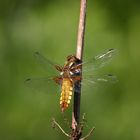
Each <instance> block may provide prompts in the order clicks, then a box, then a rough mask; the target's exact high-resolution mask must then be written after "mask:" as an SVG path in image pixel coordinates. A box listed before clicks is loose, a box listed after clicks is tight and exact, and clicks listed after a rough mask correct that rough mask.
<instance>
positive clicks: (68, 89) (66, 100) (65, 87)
mask: <svg viewBox="0 0 140 140" xmlns="http://www.w3.org/2000/svg"><path fill="white" fill-rule="evenodd" d="M72 91H73V84H72V81H71V80H70V79H69V78H64V79H63V81H62V87H61V97H60V107H61V110H62V112H63V111H64V110H65V109H66V108H67V107H68V106H69V104H70V100H71V96H72Z"/></svg>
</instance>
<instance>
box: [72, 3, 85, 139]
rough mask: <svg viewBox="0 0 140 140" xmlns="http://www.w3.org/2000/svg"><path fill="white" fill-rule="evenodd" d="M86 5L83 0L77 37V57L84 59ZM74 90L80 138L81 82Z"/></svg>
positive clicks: (75, 125) (74, 126)
mask: <svg viewBox="0 0 140 140" xmlns="http://www.w3.org/2000/svg"><path fill="white" fill-rule="evenodd" d="M86 7H87V0H81V6H80V17H79V27H78V37H77V51H76V57H77V58H78V59H80V60H81V61H82V58H83V50H84V35H85V23H86ZM75 89H76V91H74V105H73V112H72V129H73V133H77V132H78V133H79V134H77V136H76V137H77V138H74V139H75V140H78V139H80V137H81V135H82V132H79V130H78V129H79V128H78V125H79V121H80V100H81V82H77V83H76V84H75Z"/></svg>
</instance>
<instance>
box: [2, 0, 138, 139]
mask: <svg viewBox="0 0 140 140" xmlns="http://www.w3.org/2000/svg"><path fill="white" fill-rule="evenodd" d="M0 11H1V12H0V139H1V140H46V139H50V140H51V139H66V138H65V137H64V136H63V135H62V134H61V133H59V132H56V131H53V129H52V128H51V117H55V118H56V120H59V121H60V123H61V124H62V125H63V127H66V125H65V124H64V122H63V116H62V114H61V112H60V108H59V94H60V93H52V94H45V93H42V92H36V91H34V90H31V89H28V88H27V87H26V86H25V85H24V80H25V79H26V78H29V77H38V76H40V77H41V76H45V74H46V71H43V70H42V69H41V68H40V65H37V63H36V62H35V60H34V57H33V53H34V52H36V51H39V52H41V53H42V54H43V55H44V56H46V57H47V58H49V59H52V61H54V62H58V63H60V64H63V63H64V61H65V58H66V56H67V55H69V54H74V53H75V51H76V39H77V38H76V37H77V26H78V19H79V2H78V1H75V0H71V1H64V0H59V1H57V0H46V1H45V0H34V1H33V0H30V1H29V0H20V1H17V0H5V1H0ZM139 25H140V11H139V1H136V0H134V1H132V0H131V1H129V2H128V1H126V0H123V1H120V0H119V1H111V0H108V1H105V0H99V1H92V0H89V1H88V8H87V23H86V36H85V49H84V57H85V58H91V57H93V56H95V55H97V54H98V53H100V52H103V51H104V50H107V49H108V48H116V49H117V50H118V55H117V57H115V59H114V60H113V61H112V62H111V63H110V64H109V65H108V66H107V68H106V69H105V72H106V71H109V72H112V73H114V74H115V75H116V76H117V77H118V80H119V82H118V83H116V84H114V85H110V86H108V87H107V88H105V89H103V90H95V91H93V93H92V92H91V91H90V90H89V91H87V92H86V93H85V91H84V93H83V94H82V101H81V113H84V112H85V113H86V114H87V116H86V119H87V124H88V125H89V127H87V128H85V132H86V131H88V129H89V128H90V127H92V126H93V125H94V126H95V127H96V130H95V132H94V136H93V137H91V138H89V139H95V140H118V139H119V140H139V139H140V134H139V130H140V121H139V118H140V109H139V106H140V102H139V98H140V94H139V91H140V86H139V83H140V74H139V71H140V66H139V60H140V54H139V51H140V47H139V44H140V39H139V36H140V28H139ZM88 92H89V93H88ZM65 115H66V117H67V118H68V119H71V107H70V108H69V110H68V111H67V112H66V114H65ZM66 129H67V130H68V128H66Z"/></svg>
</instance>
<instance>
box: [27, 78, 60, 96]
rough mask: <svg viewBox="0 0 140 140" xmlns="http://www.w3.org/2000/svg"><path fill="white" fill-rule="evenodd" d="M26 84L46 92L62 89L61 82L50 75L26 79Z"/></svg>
mask: <svg viewBox="0 0 140 140" xmlns="http://www.w3.org/2000/svg"><path fill="white" fill-rule="evenodd" d="M59 81H60V79H59ZM60 82H61V81H60ZM25 85H26V86H27V87H30V88H32V89H35V90H38V91H41V92H46V93H56V92H58V91H59V89H60V86H59V84H57V83H56V82H55V80H54V79H53V78H48V77H46V78H29V79H26V80H25Z"/></svg>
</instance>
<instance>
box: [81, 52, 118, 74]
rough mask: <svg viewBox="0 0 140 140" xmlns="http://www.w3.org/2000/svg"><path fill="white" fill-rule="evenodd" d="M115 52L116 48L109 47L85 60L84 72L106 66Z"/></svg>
mask: <svg viewBox="0 0 140 140" xmlns="http://www.w3.org/2000/svg"><path fill="white" fill-rule="evenodd" d="M115 54H116V50H115V49H109V50H107V51H106V52H104V53H102V54H99V55H97V56H95V57H94V58H92V59H90V60H88V61H85V62H83V63H82V65H83V74H84V72H87V71H93V70H97V69H98V68H102V67H104V66H105V65H106V64H107V63H108V62H110V60H111V59H112V57H113V56H114V55H115Z"/></svg>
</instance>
